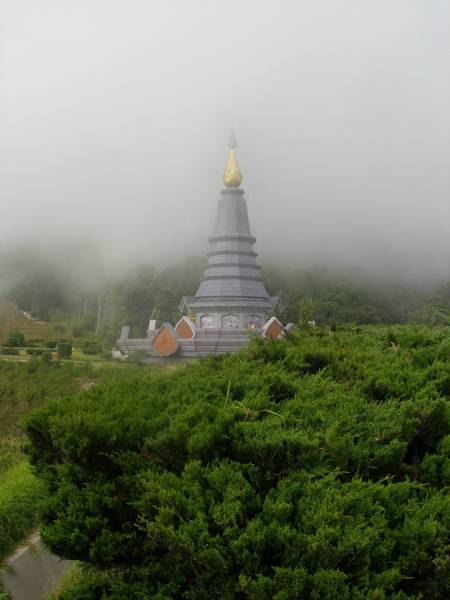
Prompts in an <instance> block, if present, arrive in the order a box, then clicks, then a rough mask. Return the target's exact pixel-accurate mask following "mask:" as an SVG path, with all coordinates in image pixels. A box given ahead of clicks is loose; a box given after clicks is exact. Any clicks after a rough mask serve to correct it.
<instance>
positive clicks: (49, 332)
mask: <svg viewBox="0 0 450 600" xmlns="http://www.w3.org/2000/svg"><path fill="white" fill-rule="evenodd" d="M30 317H31V316H30ZM57 329H58V328H57V326H56V325H55V324H54V323H50V322H48V321H39V320H35V319H33V318H27V317H26V316H25V315H24V313H23V312H22V311H21V310H19V309H18V308H17V306H16V305H15V304H13V303H12V302H6V301H4V300H3V301H2V300H1V299H0V345H1V344H5V343H6V342H7V340H8V336H9V335H10V334H11V333H13V332H14V331H21V332H22V333H23V334H24V336H25V338H26V339H27V340H28V341H29V342H33V341H36V340H43V339H47V338H56V339H58V338H59V337H61V332H58V331H57Z"/></svg>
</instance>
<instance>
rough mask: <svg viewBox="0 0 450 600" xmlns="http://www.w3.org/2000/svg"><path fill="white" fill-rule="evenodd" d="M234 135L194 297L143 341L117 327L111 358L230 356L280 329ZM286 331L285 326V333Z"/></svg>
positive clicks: (278, 306) (276, 299)
mask: <svg viewBox="0 0 450 600" xmlns="http://www.w3.org/2000/svg"><path fill="white" fill-rule="evenodd" d="M236 147H237V144H236V140H235V137H234V135H233V134H232V135H231V138H230V143H229V152H228V161H227V164H226V168H225V173H224V175H223V181H224V184H225V188H224V189H223V190H222V191H221V197H220V199H219V206H218V209H217V216H216V222H215V227H214V231H213V234H212V236H211V237H210V238H209V243H210V250H209V252H208V253H207V263H206V267H205V271H204V273H203V277H202V279H201V281H200V285H199V287H198V290H197V292H196V293H195V296H184V297H183V298H182V300H181V303H180V305H179V309H180V311H181V313H182V315H183V316H182V317H181V319H180V320H179V321H178V323H177V324H176V325H175V326H172V325H171V324H170V323H162V324H161V325H160V326H159V327H158V326H157V323H156V321H155V320H154V319H150V324H149V328H148V331H147V337H145V338H131V337H130V335H129V334H130V328H129V327H122V330H121V333H120V338H119V339H118V340H117V342H116V347H115V349H114V351H113V356H114V357H115V358H128V357H129V356H132V355H133V354H134V353H138V354H136V356H139V357H140V360H142V356H143V355H145V362H161V361H166V360H171V361H172V360H177V359H188V358H199V357H202V356H207V355H209V354H225V353H227V352H234V351H236V350H239V349H240V348H242V347H243V346H245V345H246V344H247V343H248V341H249V339H250V337H251V336H253V337H262V338H264V339H276V338H278V337H280V336H282V335H284V332H285V328H284V327H283V325H282V324H281V322H280V321H279V320H278V318H277V317H276V316H275V313H276V312H278V311H281V310H282V305H281V302H280V299H279V297H278V296H275V297H270V296H269V294H268V293H267V290H266V287H265V285H264V281H263V278H262V275H261V267H260V266H259V265H258V264H257V262H256V257H257V256H258V255H257V253H256V252H255V250H254V244H255V242H256V238H255V237H254V236H253V235H252V233H251V231H250V224H249V220H248V211H247V202H246V200H245V197H244V190H243V189H242V188H241V187H240V185H241V183H242V173H241V171H240V169H239V165H238V162H237V159H236V153H235V149H236ZM289 328H290V325H288V326H286V331H289Z"/></svg>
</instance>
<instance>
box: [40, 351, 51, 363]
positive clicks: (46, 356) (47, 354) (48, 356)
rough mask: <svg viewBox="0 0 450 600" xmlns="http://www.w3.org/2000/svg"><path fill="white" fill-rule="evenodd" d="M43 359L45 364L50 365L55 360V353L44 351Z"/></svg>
mask: <svg viewBox="0 0 450 600" xmlns="http://www.w3.org/2000/svg"><path fill="white" fill-rule="evenodd" d="M41 361H42V363H43V364H45V365H49V364H50V363H51V362H52V361H53V354H52V353H51V352H43V353H42V356H41Z"/></svg>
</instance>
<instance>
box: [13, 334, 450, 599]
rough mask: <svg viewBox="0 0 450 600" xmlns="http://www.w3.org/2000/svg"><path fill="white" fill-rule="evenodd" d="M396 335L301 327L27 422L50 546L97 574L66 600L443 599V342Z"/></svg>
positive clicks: (53, 408) (73, 401)
mask: <svg viewBox="0 0 450 600" xmlns="http://www.w3.org/2000/svg"><path fill="white" fill-rule="evenodd" d="M392 329H393V332H394V333H395V335H396V339H397V340H398V344H396V347H395V348H394V347H393V346H392V345H390V344H387V343H386V339H387V335H388V332H387V331H386V330H383V329H382V328H380V329H370V330H368V329H365V328H363V327H360V328H359V329H358V330H355V329H353V328H351V327H346V328H345V329H342V330H340V331H336V332H335V333H332V334H330V332H329V330H321V328H319V327H316V328H309V329H305V330H303V331H301V332H300V333H299V334H298V335H297V334H293V335H292V336H289V338H288V339H285V340H283V341H281V342H271V343H268V344H264V343H260V342H255V343H253V344H252V345H251V346H250V347H249V348H248V349H247V350H245V351H244V352H242V353H240V354H238V355H232V356H225V357H220V358H217V357H211V358H208V359H206V360H203V361H199V362H198V363H193V364H191V365H189V366H187V367H181V368H179V369H177V370H175V371H171V372H170V373H167V372H158V373H157V372H155V371H153V372H151V373H150V374H147V373H143V374H142V375H141V376H140V377H134V378H127V379H126V380H122V381H120V382H116V383H114V384H111V385H108V386H98V387H95V388H93V389H91V390H89V391H88V392H86V393H83V394H79V395H77V396H75V397H72V398H70V399H66V400H62V401H58V402H56V401H55V402H52V403H51V404H48V405H47V406H45V407H44V408H42V409H40V410H39V411H37V412H35V413H33V414H32V415H31V416H29V417H28V418H27V420H26V424H25V426H26V430H27V433H28V436H29V439H30V444H29V446H28V450H27V452H28V454H29V457H30V460H31V462H32V464H33V465H34V468H35V469H36V471H37V472H38V473H39V475H40V476H41V477H42V479H43V480H45V482H46V485H47V486H48V492H49V493H48V495H47V496H46V498H45V500H44V501H43V503H42V505H41V510H42V526H41V532H42V535H43V538H44V540H45V542H46V543H47V544H48V545H49V547H50V548H51V549H52V550H53V551H54V552H55V553H56V554H58V555H60V556H61V557H64V558H72V559H78V560H82V561H85V562H86V563H87V564H88V565H90V570H89V571H88V574H87V576H86V577H87V579H86V580H84V581H80V582H79V586H78V588H77V589H78V591H77V590H75V591H74V589H72V590H71V592H70V594H71V595H70V594H69V592H67V594H66V596H64V595H63V596H62V597H63V598H66V600H69V599H71V600H72V599H75V598H85V599H87V598H92V599H94V598H95V599H97V598H98V599H101V598H112V599H117V600H119V599H123V598H161V600H162V599H163V598H167V599H169V598H173V599H182V598H196V599H197V598H198V599H205V600H206V599H208V600H209V599H219V598H220V599H230V600H231V599H240V598H242V599H254V600H256V599H257V600H260V599H267V600H271V599H275V600H290V599H291V598H292V599H295V598H302V599H303V598H305V599H311V600H312V599H317V600H318V599H321V598H324V599H328V598H330V599H332V598H333V599H336V600H337V599H341V598H343V599H348V600H363V599H366V598H369V599H371V600H379V599H384V598H385V599H387V598H394V599H397V600H406V599H411V600H412V599H414V600H418V599H419V598H427V599H431V600H433V599H439V598H446V597H447V596H448V593H449V592H450V560H449V552H450V539H449V530H450V497H449V496H448V493H447V488H446V487H445V486H448V484H449V483H448V482H449V476H450V466H449V460H450V458H449V449H450V442H449V440H450V417H449V413H450V411H449V400H448V398H446V397H445V396H443V395H442V394H441V391H440V390H442V382H443V380H444V378H445V376H446V375H447V374H448V371H449V356H448V353H446V352H447V349H448V342H449V339H450V338H449V336H450V333H448V332H447V333H445V334H444V335H442V334H440V333H438V332H433V331H428V330H421V329H415V328H392ZM419 340H420V341H419ZM424 348H426V349H427V352H430V353H431V355H430V356H428V358H427V366H426V367H423V366H421V361H415V358H416V357H417V356H419V355H420V353H421V352H422V351H423V350H424ZM430 361H431V362H430ZM368 382H369V383H368ZM77 594H78V595H77Z"/></svg>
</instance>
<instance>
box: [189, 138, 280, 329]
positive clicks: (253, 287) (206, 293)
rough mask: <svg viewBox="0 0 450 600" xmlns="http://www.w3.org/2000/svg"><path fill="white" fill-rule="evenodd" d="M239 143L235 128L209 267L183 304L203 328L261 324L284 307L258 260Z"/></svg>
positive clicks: (255, 327)
mask: <svg viewBox="0 0 450 600" xmlns="http://www.w3.org/2000/svg"><path fill="white" fill-rule="evenodd" d="M236 147H237V144H236V139H235V137H234V135H233V133H232V134H231V137H230V143H229V153H228V161H227V164H226V168H225V172H224V175H223V182H224V184H225V188H224V189H223V190H222V191H221V198H220V199H219V206H218V209H217V216H216V222H215V227H214V231H213V234H212V236H211V237H210V238H209V243H210V250H209V252H208V253H207V264H206V268H205V272H204V274H203V277H202V279H201V282H200V286H199V288H198V290H197V292H196V294H195V296H185V297H184V298H183V299H182V301H181V303H180V306H179V308H180V310H181V312H182V313H184V314H187V315H188V316H189V318H190V319H191V320H192V322H193V323H194V324H195V326H196V327H197V328H199V329H241V330H247V329H261V328H262V326H263V324H264V322H265V321H266V320H267V317H268V316H269V315H272V314H274V312H275V311H276V310H279V309H280V308H281V306H280V299H279V297H270V296H269V294H268V293H267V290H266V288H265V285H264V281H263V278H262V275H261V267H260V266H259V265H258V264H257V262H256V257H257V256H258V254H257V253H256V252H255V251H254V248H253V246H254V244H255V242H256V238H255V237H254V236H253V235H252V233H251V231H250V224H249V219H248V211H247V202H246V200H245V196H244V190H243V189H242V188H241V187H240V185H241V183H242V173H241V171H240V169H239V165H238V162H237V159H236V153H235V149H236Z"/></svg>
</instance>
